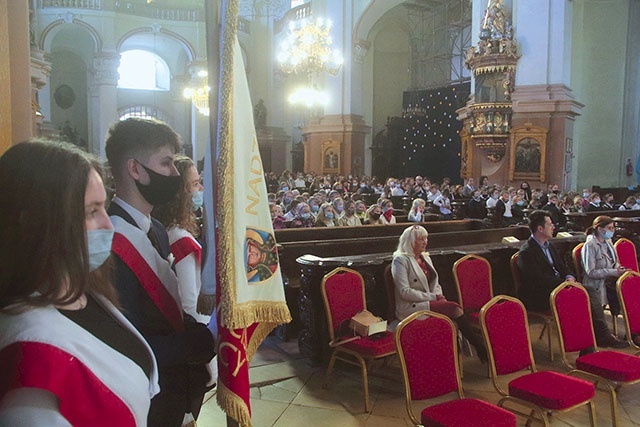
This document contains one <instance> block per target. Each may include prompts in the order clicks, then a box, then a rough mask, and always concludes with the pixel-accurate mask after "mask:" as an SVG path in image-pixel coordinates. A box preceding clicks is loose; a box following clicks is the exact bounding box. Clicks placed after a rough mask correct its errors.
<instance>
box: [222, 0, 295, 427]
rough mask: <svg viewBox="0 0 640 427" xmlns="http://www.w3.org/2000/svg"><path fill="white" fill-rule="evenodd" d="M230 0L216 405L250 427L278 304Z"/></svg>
mask: <svg viewBox="0 0 640 427" xmlns="http://www.w3.org/2000/svg"><path fill="white" fill-rule="evenodd" d="M237 18H238V0H230V1H228V2H223V8H222V28H223V29H222V37H221V43H222V49H221V57H220V69H221V71H220V84H219V96H220V100H219V104H218V105H219V113H218V138H217V147H216V148H217V150H216V159H217V177H216V178H217V179H216V191H215V219H216V239H215V240H216V277H217V293H216V295H217V316H218V327H219V346H218V370H219V381H218V393H217V399H218V404H219V405H220V406H221V407H222V409H223V410H224V411H225V412H226V413H227V415H229V416H230V417H231V418H233V419H235V420H236V421H238V423H239V424H240V425H242V426H251V409H250V404H249V372H248V368H249V362H250V361H251V357H252V356H253V354H254V353H255V351H256V349H257V348H258V345H259V344H260V342H262V340H263V339H264V338H265V337H266V336H267V335H268V334H269V332H271V330H272V329H273V328H274V327H275V326H276V325H279V324H282V323H287V322H290V321H291V315H290V313H289V309H288V308H287V304H286V302H285V299H284V288H283V283H282V275H281V272H280V267H279V264H278V252H277V249H276V241H275V237H274V233H273V226H272V223H271V215H270V214H269V206H268V201H267V187H266V183H265V179H264V171H263V169H262V160H261V159H260V152H259V149H258V140H257V138H256V132H255V127H254V123H253V108H252V103H251V98H250V96H249V87H248V84H247V78H246V75H245V68H244V63H243V59H242V52H241V51H240V44H239V43H238V39H237V35H236V34H237Z"/></svg>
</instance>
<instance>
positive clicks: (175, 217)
mask: <svg viewBox="0 0 640 427" xmlns="http://www.w3.org/2000/svg"><path fill="white" fill-rule="evenodd" d="M173 164H174V165H175V166H176V169H178V172H179V173H180V176H181V177H182V191H178V193H177V194H176V196H175V197H174V198H173V199H172V200H170V201H169V202H167V203H165V204H163V205H157V206H155V207H154V208H153V212H152V215H153V217H154V218H156V219H157V220H158V221H160V222H161V223H162V225H164V226H165V227H166V228H169V227H172V226H174V225H175V226H178V227H180V228H182V229H185V230H187V231H188V232H189V233H191V234H192V235H193V236H194V237H198V236H199V235H200V227H198V222H197V220H196V215H195V213H194V211H193V202H192V201H191V188H190V186H191V183H190V182H188V181H187V174H186V172H187V170H188V169H189V168H191V166H194V163H193V160H191V159H190V158H189V157H187V156H176V158H175V160H174V161H173Z"/></svg>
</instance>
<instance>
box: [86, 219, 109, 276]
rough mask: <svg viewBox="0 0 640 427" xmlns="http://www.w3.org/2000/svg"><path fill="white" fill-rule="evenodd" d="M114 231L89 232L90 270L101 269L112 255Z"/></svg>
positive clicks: (99, 230)
mask: <svg viewBox="0 0 640 427" xmlns="http://www.w3.org/2000/svg"><path fill="white" fill-rule="evenodd" d="M113 234H114V230H113V228H112V229H109V230H105V229H98V230H87V252H89V270H91V271H93V270H95V269H96V268H98V267H100V266H101V265H102V264H104V262H105V261H106V260H107V258H109V255H111V242H112V241H113Z"/></svg>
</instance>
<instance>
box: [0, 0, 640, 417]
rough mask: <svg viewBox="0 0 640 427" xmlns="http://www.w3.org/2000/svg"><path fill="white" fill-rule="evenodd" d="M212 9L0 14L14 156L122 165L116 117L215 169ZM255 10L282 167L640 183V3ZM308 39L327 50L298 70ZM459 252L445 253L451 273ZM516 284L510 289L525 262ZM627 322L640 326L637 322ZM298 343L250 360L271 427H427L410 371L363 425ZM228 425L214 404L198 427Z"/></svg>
mask: <svg viewBox="0 0 640 427" xmlns="http://www.w3.org/2000/svg"><path fill="white" fill-rule="evenodd" d="M206 3H207V0H28V1H14V0H0V93H2V95H3V96H2V97H0V155H1V154H2V153H3V152H4V151H6V150H7V149H8V148H9V147H11V146H12V145H13V144H16V143H19V142H21V141H26V140H28V139H30V138H35V137H43V138H53V139H60V140H66V141H69V142H72V143H73V144H76V145H78V146H80V147H82V148H83V149H85V150H87V151H89V152H92V153H94V154H95V155H97V156H98V157H99V158H101V159H102V160H104V159H105V136H106V134H107V131H108V129H109V127H110V126H111V125H112V124H113V123H114V122H115V121H117V120H120V119H124V118H128V117H153V118H157V119H160V120H163V121H165V122H167V123H168V124H170V125H171V127H172V128H173V129H175V130H176V132H177V133H178V134H179V135H180V136H181V138H182V142H183V147H184V151H185V153H186V154H187V155H188V156H190V157H191V158H193V159H194V160H195V161H198V162H200V161H202V160H203V159H204V157H205V155H206V153H207V150H208V148H209V147H208V146H209V144H210V140H211V137H210V135H211V129H215V126H216V123H215V116H214V114H211V112H210V109H209V106H210V105H211V104H210V100H213V102H215V97H216V86H215V78H213V77H212V76H211V68H210V66H209V62H208V61H207V58H208V54H209V52H212V51H213V52H215V49H212V47H211V41H210V39H209V36H210V34H209V33H210V32H211V31H213V30H212V28H215V27H216V25H215V24H214V23H212V22H210V17H211V16H212V15H215V14H212V13H211V11H212V8H217V7H219V6H220V3H221V2H220V1H210V4H206ZM496 5H498V6H496ZM492 6H494V7H493V8H492ZM239 7H240V10H239V18H238V40H239V43H240V47H241V50H242V56H243V59H244V66H245V71H246V76H247V80H248V85H249V89H250V93H251V99H252V104H253V105H252V106H251V108H253V117H254V122H255V127H256V134H257V139H258V144H259V148H260V154H261V157H262V164H263V168H264V171H265V172H275V173H276V175H278V176H279V175H280V174H281V173H282V172H283V171H285V170H288V171H294V172H305V173H309V172H313V173H315V174H318V175H327V174H332V175H344V176H357V177H363V176H377V177H379V178H380V179H384V178H386V177H398V178H404V177H408V176H417V175H420V176H424V177H429V178H430V179H432V180H434V181H441V180H442V179H443V178H444V177H450V178H451V180H452V182H455V183H463V181H464V180H465V179H468V178H475V180H476V181H479V178H480V177H481V176H486V177H488V179H489V181H490V182H491V183H501V184H504V185H509V186H514V187H519V186H520V183H521V182H522V181H527V182H529V184H530V185H531V187H541V188H545V187H546V186H547V185H549V184H557V185H559V187H560V188H561V189H563V191H572V190H575V191H581V189H582V188H591V187H592V186H594V185H597V186H601V187H605V188H623V187H628V188H634V187H636V186H637V185H638V184H639V183H640V169H637V168H636V164H638V165H639V166H640V161H639V160H638V159H639V155H640V1H638V0H535V1H532V0H504V1H502V0H498V1H496V0H489V1H487V0H345V1H338V0H308V1H307V0H240V2H239ZM308 39H312V40H313V41H314V44H313V46H310V47H309V46H307V47H306V48H308V49H309V50H310V51H309V52H304V56H302V57H296V55H300V53H301V52H300V51H301V50H302V49H304V48H305V46H304V42H306V41H308ZM301 58H302V59H301ZM309 58H312V59H311V60H310V59H309ZM209 152H210V151H209ZM629 165H631V167H628V166H629ZM205 186H206V183H205ZM580 194H581V193H580ZM285 231H288V230H285ZM444 231H446V230H444ZM525 231H526V230H525ZM284 234H286V233H283V234H282V235H284ZM397 237H398V235H397V234H396V235H394V236H393V239H392V240H393V243H392V244H391V246H393V245H396V244H397ZM524 238H526V236H524ZM459 240H460V241H462V240H463V239H459ZM389 241H391V239H390V240H389ZM436 241H437V240H436ZM572 242H573V241H572ZM479 243H480V242H479ZM376 244H377V243H376ZM430 244H431V243H430ZM448 244H451V243H448ZM461 244H462V243H461ZM467 244H468V243H467ZM443 246H444V243H443ZM480 246H482V245H478V248H477V249H479V250H480ZM292 247H293V245H292ZM377 248H378V250H371V251H370V252H362V253H363V254H371V253H376V252H381V250H379V248H380V246H378V247H377ZM345 250H346V249H345ZM392 251H393V249H390V250H389V251H388V252H389V253H391V252H392ZM453 254H454V252H451V253H446V254H441V255H442V256H443V259H444V257H449V258H446V260H447V262H449V259H451V257H452V256H453ZM455 254H456V255H459V252H455ZM337 255H343V254H336V256H337ZM323 256H329V255H323ZM501 256H502V255H501ZM387 261H388V260H387ZM443 262H444V261H443ZM448 265H449V266H448V269H449V271H450V270H451V266H450V264H448ZM308 271H311V267H309V270H308ZM378 273H380V272H379V271H378V270H376V274H378ZM308 274H311V273H308ZM499 274H503V276H509V280H510V275H509V272H508V266H507V267H506V270H505V271H502V272H501V273H499ZM314 277H315V276H314ZM376 277H378V276H376ZM316 279H317V278H316ZM451 279H452V277H451ZM301 280H302V279H301ZM309 280H315V279H309ZM500 286H503V285H501V284H498V287H500ZM503 288H504V289H506V288H507V286H506V285H504V286H503ZM451 289H452V288H451ZM291 292H294V291H291ZM295 292H299V291H295ZM445 294H446V291H445ZM287 295H288V297H289V294H287ZM292 295H293V296H292V298H294V301H293V302H292V304H291V305H292V306H296V305H297V302H296V301H295V298H297V297H298V294H297V293H295V294H292ZM302 312H303V314H302V315H303V316H304V315H305V314H306V315H308V312H305V310H304V309H302ZM294 319H296V315H294ZM307 320H308V319H307ZM609 320H610V321H613V322H618V323H619V325H620V330H621V331H622V330H624V326H623V322H622V318H617V317H616V318H613V319H611V318H609ZM297 321H298V322H303V321H305V320H304V319H302V320H301V319H300V318H297ZM542 327H543V325H542V324H532V325H531V339H532V344H533V354H534V356H535V359H536V362H537V364H538V367H539V368H540V369H553V370H563V369H564V367H563V365H562V362H561V360H559V359H560V358H559V357H558V356H559V351H557V352H556V357H555V358H553V359H550V357H549V354H548V346H547V344H546V341H545V339H538V336H539V335H541V331H542ZM290 334H291V330H290V329H289V330H287V328H286V327H285V328H280V329H278V330H276V333H275V334H272V336H270V337H269V338H267V340H266V341H265V342H264V343H263V345H262V347H261V348H260V350H259V351H258V353H257V354H256V356H255V358H254V359H253V361H252V364H251V369H250V379H251V383H252V388H251V404H252V419H253V425H254V426H256V427H266V426H274V427H285V426H300V425H310V426H367V427H376V426H405V425H406V426H409V425H413V424H412V423H411V421H410V420H409V418H408V416H407V412H406V408H405V398H404V388H403V384H402V371H401V368H400V365H399V363H398V362H397V361H391V363H390V365H389V366H387V365H384V367H383V366H378V367H377V368H376V367H374V369H372V370H371V371H370V375H369V376H370V378H369V381H370V384H369V388H370V394H371V401H372V409H371V411H369V412H365V411H364V408H363V403H362V378H361V376H360V372H359V370H358V369H352V368H351V367H346V366H342V365H338V366H337V367H336V369H337V372H335V373H334V375H333V379H332V382H331V384H330V385H329V387H328V388H324V387H323V381H324V373H325V366H324V365H325V364H326V360H325V359H323V358H322V357H321V358H320V360H313V357H311V358H310V357H309V355H310V354H313V351H309V349H308V348H307V349H306V350H305V345H302V344H301V345H300V346H299V342H302V341H304V340H302V341H300V338H299V339H295V337H292V336H290ZM554 339H555V338H554ZM303 344H304V343H303ZM307 344H308V343H307ZM554 345H555V346H556V347H557V343H555V342H554ZM314 351H315V350H314ZM625 351H626V350H625ZM629 352H630V351H629ZM462 362H463V365H464V378H463V380H462V382H463V385H464V389H465V393H466V395H467V397H475V398H479V399H484V400H487V401H489V402H492V403H496V402H497V401H498V400H499V399H500V396H499V394H498V393H497V392H496V391H495V389H494V388H493V384H492V383H491V381H490V380H489V379H488V378H487V366H486V365H483V364H481V363H480V362H479V361H478V360H477V358H476V357H475V356H474V355H473V354H468V353H467V352H464V354H463V356H462ZM618 401H619V408H618V411H619V413H618V424H617V425H619V426H636V425H640V384H635V385H630V386H627V387H625V388H624V389H623V390H621V391H620V393H619V394H618ZM596 407H597V416H598V421H599V424H600V425H610V423H611V422H612V419H611V414H610V412H609V401H608V398H607V396H606V395H605V394H598V395H597V397H596ZM415 408H416V410H418V409H417V408H418V405H416V406H415ZM520 421H522V419H519V422H520ZM226 422H227V420H226V416H225V414H224V413H223V412H222V411H221V410H220V408H219V407H218V406H217V404H216V402H215V390H214V391H212V392H210V393H209V394H208V395H207V401H206V402H205V404H204V406H203V409H202V413H201V415H200V419H199V420H198V424H199V425H201V426H209V425H211V426H212V425H224V424H225V423H226ZM551 425H552V426H576V427H577V426H585V425H588V415H587V411H586V410H577V411H571V412H566V413H558V414H554V415H553V417H551Z"/></svg>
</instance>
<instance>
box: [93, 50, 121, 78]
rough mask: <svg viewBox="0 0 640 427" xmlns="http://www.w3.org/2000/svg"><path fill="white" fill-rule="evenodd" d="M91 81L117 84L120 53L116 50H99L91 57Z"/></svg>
mask: <svg viewBox="0 0 640 427" xmlns="http://www.w3.org/2000/svg"><path fill="white" fill-rule="evenodd" d="M92 65H93V81H94V83H95V84H96V85H112V86H116V85H117V84H118V77H119V76H118V66H119V65H120V55H119V54H117V53H116V52H100V53H98V54H96V55H95V56H94V57H93V64H92Z"/></svg>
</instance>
